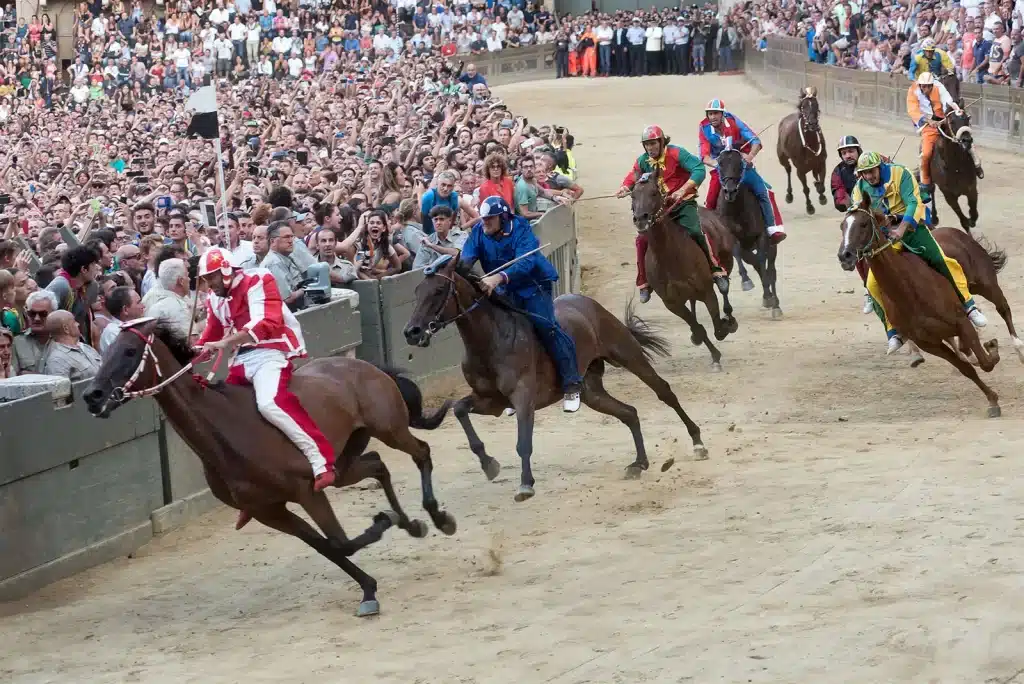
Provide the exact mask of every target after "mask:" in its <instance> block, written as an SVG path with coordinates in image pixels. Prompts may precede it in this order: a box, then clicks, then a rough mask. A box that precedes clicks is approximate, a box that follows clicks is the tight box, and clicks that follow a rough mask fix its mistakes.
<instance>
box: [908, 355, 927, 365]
mask: <svg viewBox="0 0 1024 684" xmlns="http://www.w3.org/2000/svg"><path fill="white" fill-rule="evenodd" d="M922 363H924V357H923V356H921V355H920V354H911V355H910V367H911V368H917V367H918V366H920V365H921V364H922Z"/></svg>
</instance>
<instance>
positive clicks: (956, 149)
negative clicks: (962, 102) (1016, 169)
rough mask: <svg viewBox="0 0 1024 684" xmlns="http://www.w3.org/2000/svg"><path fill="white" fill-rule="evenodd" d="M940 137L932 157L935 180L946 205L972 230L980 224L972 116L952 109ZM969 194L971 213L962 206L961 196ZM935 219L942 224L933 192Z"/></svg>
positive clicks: (961, 224) (943, 122)
mask: <svg viewBox="0 0 1024 684" xmlns="http://www.w3.org/2000/svg"><path fill="white" fill-rule="evenodd" d="M937 128H938V131H939V140H938V143H937V144H936V146H935V147H936V149H935V152H934V153H933V154H932V159H931V179H932V182H933V183H935V187H936V188H937V189H939V190H941V191H942V196H943V197H944V198H945V200H946V204H948V205H949V206H950V208H952V209H953V212H954V213H955V214H956V215H957V218H959V219H960V227H961V228H963V229H964V230H965V231H966V232H968V233H970V232H971V228H974V227H975V226H977V225H978V176H977V173H976V172H975V168H974V159H973V158H972V157H971V147H972V146H973V145H974V138H973V137H972V135H971V117H970V115H969V114H968V113H967V111H966V110H964V113H963V114H957V113H956V112H951V113H950V114H948V115H946V117H945V118H944V119H942V120H941V121H939V122H938V124H937ZM964 196H966V197H967V211H968V214H969V217H968V216H964V213H963V211H961V209H960V198H961V197H964ZM931 209H932V222H933V224H934V225H937V224H938V221H939V211H938V206H937V203H936V201H935V193H932V202H931Z"/></svg>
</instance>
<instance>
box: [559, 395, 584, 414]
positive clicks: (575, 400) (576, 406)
mask: <svg viewBox="0 0 1024 684" xmlns="http://www.w3.org/2000/svg"><path fill="white" fill-rule="evenodd" d="M562 410H563V411H565V412H566V413H576V412H577V411H579V410H580V393H579V392H570V393H569V394H566V395H565V397H564V398H563V399H562Z"/></svg>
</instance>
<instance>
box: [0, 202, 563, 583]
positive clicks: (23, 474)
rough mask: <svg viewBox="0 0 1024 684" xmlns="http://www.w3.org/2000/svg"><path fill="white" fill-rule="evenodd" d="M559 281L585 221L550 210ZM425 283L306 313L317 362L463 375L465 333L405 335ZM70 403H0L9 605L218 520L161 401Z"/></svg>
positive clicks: (420, 375) (416, 276) (195, 463)
mask: <svg viewBox="0 0 1024 684" xmlns="http://www.w3.org/2000/svg"><path fill="white" fill-rule="evenodd" d="M534 231H535V233H536V234H537V237H538V239H539V240H540V242H541V244H548V243H550V245H549V247H547V248H546V249H545V250H544V252H545V254H546V255H547V256H548V257H549V259H551V261H552V263H553V264H554V265H555V268H556V269H557V270H558V273H559V276H560V279H559V283H558V285H557V292H558V293H559V294H564V293H567V292H578V291H579V287H580V270H579V263H578V259H577V244H576V240H577V238H576V235H577V230H576V219H575V215H574V212H573V211H572V209H571V208H569V207H558V208H556V209H552V210H551V211H549V212H548V213H546V214H545V215H544V217H543V218H542V219H541V220H540V221H539V222H538V223H537V224H536V225H535V226H534ZM422 279H423V274H422V272H411V273H405V274H403V275H400V276H394V277H390V278H384V279H383V280H381V281H361V282H357V283H354V287H353V289H354V290H355V291H356V293H357V294H358V305H356V304H355V298H346V299H340V300H335V301H333V302H331V303H330V304H326V305H323V306H318V307H315V308H311V309H309V310H306V311H303V312H301V313H300V314H299V320H300V321H301V323H302V328H303V332H304V334H305V339H306V345H307V347H308V349H309V352H310V358H318V357H323V356H330V355H337V354H348V355H353V354H354V355H356V356H358V357H359V358H363V359H365V360H368V361H372V362H375V363H383V364H388V365H391V366H396V367H399V368H402V369H405V370H407V371H408V372H409V374H410V375H412V376H414V377H416V378H417V379H419V380H421V381H429V380H430V379H431V378H434V377H438V376H441V375H449V376H454V375H456V374H458V373H459V364H460V362H461V360H462V355H463V347H462V342H461V340H459V339H458V333H457V332H456V330H455V327H454V326H452V327H451V328H450V329H446V330H445V331H444V332H443V333H441V334H438V335H437V336H435V338H434V339H433V341H432V343H431V346H430V347H428V348H426V349H420V348H410V347H409V346H408V345H407V344H406V343H405V338H404V336H403V335H402V334H401V332H402V328H403V327H404V326H405V324H406V322H407V321H408V319H409V315H410V314H411V312H412V307H413V292H414V291H415V289H416V286H417V285H418V284H419V283H420V282H421V281H422ZM86 384H88V383H87V382H82V383H78V384H76V385H74V386H72V396H71V399H72V401H70V403H69V402H68V401H67V397H54V396H53V395H51V394H39V395H36V396H32V397H29V398H26V399H21V400H19V401H14V402H10V403H6V404H0V435H2V437H3V441H2V444H3V447H2V450H0V600H2V601H9V600H13V599H17V598H19V597H21V596H24V595H26V594H28V593H30V592H32V591H35V590H36V589H38V588H40V587H42V586H44V585H46V584H49V583H50V582H53V581H55V580H58V579H61V578H64V577H68V576H70V575H73V574H75V573H77V572H80V571H82V570H84V569H86V568H89V567H92V566H94V565H98V564H100V563H104V562H107V561H109V560H112V559H114V558H117V557H119V556H124V555H127V554H128V553H131V552H132V551H134V550H135V549H137V548H139V547H140V546H142V545H143V544H145V543H146V542H148V541H149V540H150V539H151V538H152V537H153V536H154V535H156V534H160V533H162V532H165V531H167V530H169V529H173V528H174V527H177V526H179V525H181V524H182V523H184V522H186V521H187V520H189V519H190V518H193V517H195V516H196V515H199V514H202V513H204V512H206V511H208V510H210V509H211V508H212V507H213V506H214V505H216V502H215V501H214V499H213V497H212V495H211V494H210V492H209V489H208V488H207V486H206V481H205V479H204V477H203V471H202V466H201V464H200V461H199V459H198V458H197V457H196V456H195V454H194V453H192V451H191V450H190V449H189V447H188V446H187V445H185V443H184V442H183V441H182V440H181V439H180V438H179V437H178V435H177V433H176V432H175V431H174V430H173V428H171V427H170V426H169V425H167V423H166V422H165V421H164V420H163V418H162V416H161V414H160V411H159V408H158V407H157V405H156V402H155V401H154V400H152V399H142V400H135V401H132V402H129V403H128V404H126V405H125V406H123V407H121V408H120V409H119V410H118V411H116V412H114V413H113V414H112V415H111V417H110V418H109V419H107V420H99V419H96V418H93V417H92V416H91V415H89V413H88V411H87V410H86V408H85V406H84V403H83V402H81V401H74V398H75V397H77V395H79V394H81V393H82V392H83V391H84V388H85V385H86Z"/></svg>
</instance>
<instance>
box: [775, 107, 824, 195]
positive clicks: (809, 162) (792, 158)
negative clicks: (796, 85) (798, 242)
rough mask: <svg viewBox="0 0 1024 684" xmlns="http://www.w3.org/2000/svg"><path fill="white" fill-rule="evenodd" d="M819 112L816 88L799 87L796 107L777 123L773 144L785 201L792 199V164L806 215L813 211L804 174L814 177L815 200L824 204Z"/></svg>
mask: <svg viewBox="0 0 1024 684" xmlns="http://www.w3.org/2000/svg"><path fill="white" fill-rule="evenodd" d="M819 113H820V110H819V108H818V91H817V89H816V88H813V87H811V88H804V89H803V90H801V91H800V102H799V103H798V104H797V110H796V111H795V112H793V113H792V114H788V115H786V116H785V117H783V118H782V120H781V121H780V122H779V137H778V141H777V142H776V145H775V150H776V152H777V153H778V155H779V163H780V164H782V168H784V169H786V203H787V204H792V202H793V176H792V172H793V167H794V166H795V167H796V175H797V178H799V179H800V184H801V185H802V186H803V187H804V199H805V200H806V201H807V213H808V214H813V213H814V205H813V204H811V191H810V189H809V188H808V187H807V174H808V173H810V174H811V176H812V178H813V180H814V189H815V190H816V191H817V193H818V202H820V203H821V204H822V205H825V204H827V203H828V200H827V199H825V178H826V176H825V173H826V171H825V160H826V159H827V158H828V146H827V145H826V144H825V136H824V135H822V133H821V124H819V123H818V115H819Z"/></svg>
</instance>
